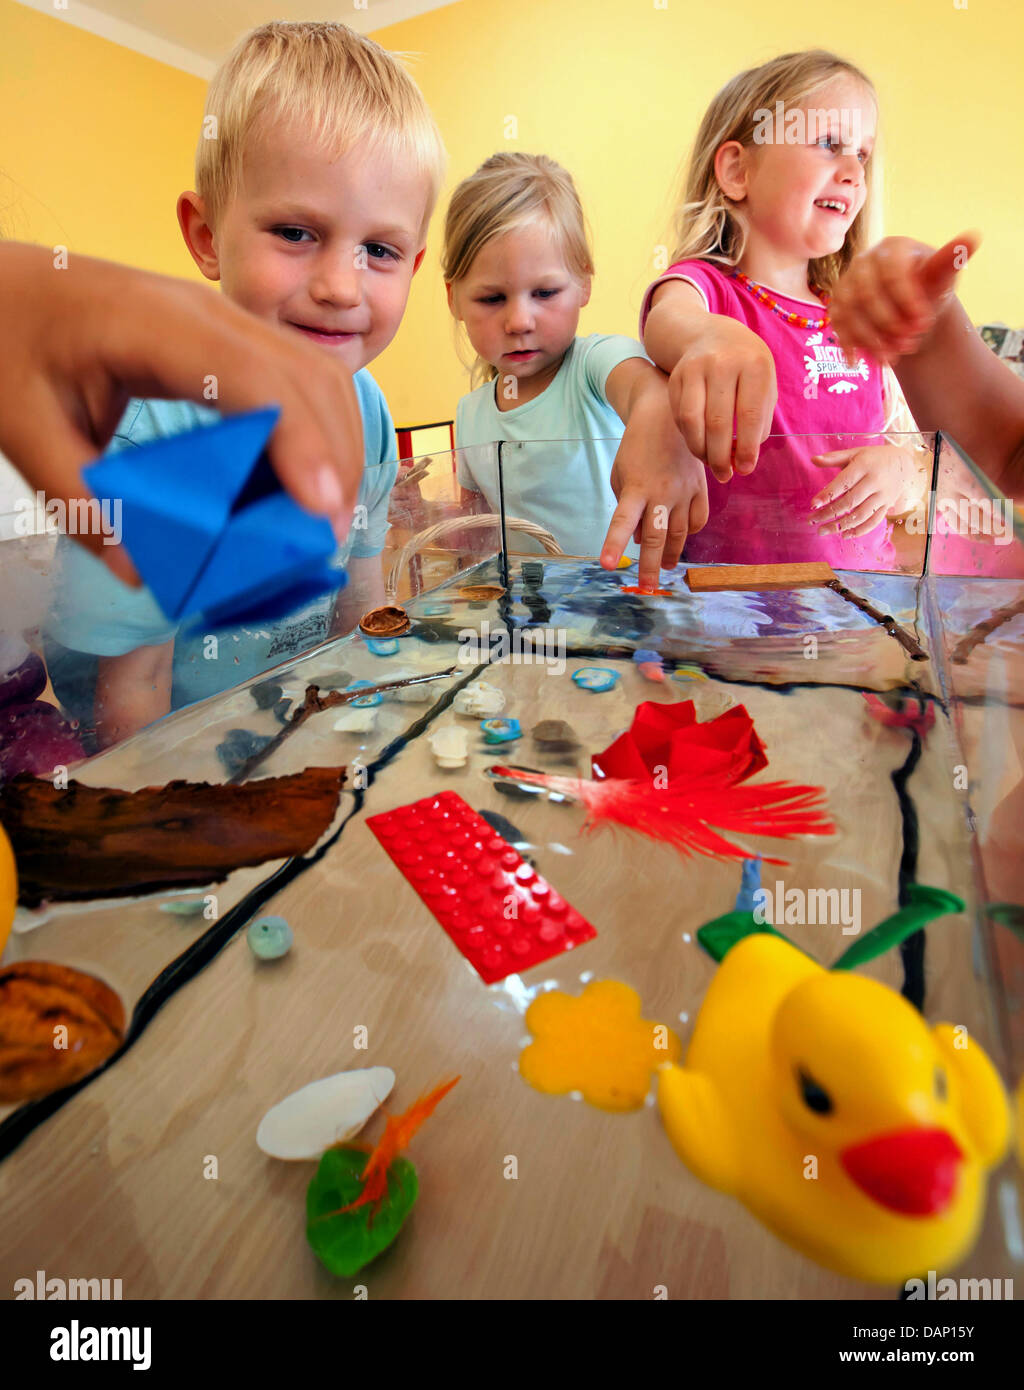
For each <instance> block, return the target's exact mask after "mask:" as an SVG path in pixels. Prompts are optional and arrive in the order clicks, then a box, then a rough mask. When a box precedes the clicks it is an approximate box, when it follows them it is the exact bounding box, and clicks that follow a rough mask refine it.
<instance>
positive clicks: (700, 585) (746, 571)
mask: <svg viewBox="0 0 1024 1390" xmlns="http://www.w3.org/2000/svg"><path fill="white" fill-rule="evenodd" d="M834 578H835V575H834V574H833V573H832V566H831V565H829V564H827V563H826V562H825V561H824V560H812V561H810V562H808V563H807V564H798V565H698V566H691V568H690V569H688V570H687V571H686V582H687V584H688V585H689V586H690V588H691V590H692V591H693V592H694V593H695V594H700V593H715V592H717V591H719V590H721V589H815V588H817V587H818V586H819V585H822V584H828V583H829V581H830V580H832V579H834Z"/></svg>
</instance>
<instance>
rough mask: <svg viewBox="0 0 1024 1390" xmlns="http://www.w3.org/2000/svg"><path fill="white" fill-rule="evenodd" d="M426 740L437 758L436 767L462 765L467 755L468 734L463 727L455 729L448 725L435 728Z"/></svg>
mask: <svg viewBox="0 0 1024 1390" xmlns="http://www.w3.org/2000/svg"><path fill="white" fill-rule="evenodd" d="M427 742H428V743H429V744H430V751H431V752H432V753H433V755H434V757H435V758H436V759H437V765H438V767H462V765H463V763H464V762H465V761H466V758H467V757H468V750H469V735H468V734H467V733H466V731H465V729H455V728H452V727H451V726H450V725H449V726H448V727H447V728H444V729H435V730H434V732H433V733H432V734H430V736H429V737H428V739H427Z"/></svg>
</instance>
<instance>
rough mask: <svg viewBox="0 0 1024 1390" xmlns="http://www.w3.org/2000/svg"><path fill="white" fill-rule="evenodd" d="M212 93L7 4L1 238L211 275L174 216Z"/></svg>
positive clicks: (0, 13) (0, 63) (1, 49)
mask: <svg viewBox="0 0 1024 1390" xmlns="http://www.w3.org/2000/svg"><path fill="white" fill-rule="evenodd" d="M168 2H169V3H170V0H168ZM205 97H206V83H205V82H203V81H202V80H201V79H200V78H198V77H192V76H190V75H189V74H188V73H184V72H180V71H179V70H178V69H177V68H171V67H168V66H167V65H166V64H164V63H158V62H155V61H154V60H153V59H152V58H144V57H143V56H142V55H141V54H138V53H134V52H132V51H131V50H130V49H127V48H120V47H119V46H118V45H117V44H113V43H109V42H108V41H107V40H106V39H99V38H96V37H95V36H94V35H92V34H88V33H85V32H84V30H81V29H76V28H75V27H74V26H73V25H71V24H68V23H66V22H65V21H63V20H60V19H57V18H55V17H51V16H49V15H45V14H40V13H39V12H37V11H35V10H29V9H26V8H25V7H24V6H22V5H16V4H14V0H0V101H2V105H3V109H2V111H0V130H2V132H3V135H2V138H0V235H3V236H5V237H9V238H14V239H17V240H20V241H36V242H41V243H43V244H44V245H47V246H56V245H61V246H67V247H68V248H69V249H70V250H71V251H78V252H80V253H81V254H82V255H89V256H104V257H106V258H108V259H110V260H116V261H126V262H128V263H129V264H131V265H138V266H143V267H145V268H147V269H149V270H162V271H166V272H168V273H169V274H173V275H188V276H194V277H195V278H197V279H201V278H202V277H201V276H200V275H199V272H198V271H197V270H196V269H195V267H194V265H193V263H192V258H191V257H190V256H189V254H188V252H187V251H186V249H185V245H184V243H183V241H182V239H181V234H180V233H179V231H178V224H177V221H176V219H175V215H174V208H175V204H176V202H177V198H178V194H179V193H180V192H181V191H182V189H183V188H190V187H191V186H192V153H193V150H194V148H195V142H196V139H197V137H198V135H199V129H200V126H201V123H202V114H203V102H204V100H205ZM0 312H2V310H0Z"/></svg>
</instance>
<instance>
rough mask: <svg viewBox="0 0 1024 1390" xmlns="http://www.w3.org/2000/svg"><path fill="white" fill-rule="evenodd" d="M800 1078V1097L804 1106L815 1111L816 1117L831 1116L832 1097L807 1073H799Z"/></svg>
mask: <svg viewBox="0 0 1024 1390" xmlns="http://www.w3.org/2000/svg"><path fill="white" fill-rule="evenodd" d="M799 1076H800V1095H801V1097H802V1099H803V1102H804V1105H806V1106H807V1108H808V1110H813V1111H814V1113H815V1114H816V1115H831V1113H832V1097H831V1096H830V1095H829V1093H828V1092H827V1091H826V1090H825V1089H824V1087H822V1086H819V1085H818V1083H817V1082H816V1081H815V1080H814V1079H813V1078H812V1077H810V1076H808V1075H807V1073H806V1072H805V1071H802V1072H800V1073H799Z"/></svg>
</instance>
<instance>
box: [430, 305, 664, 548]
mask: <svg viewBox="0 0 1024 1390" xmlns="http://www.w3.org/2000/svg"><path fill="white" fill-rule="evenodd" d="M631 357H643V358H646V353H645V352H644V350H643V348H642V347H641V346H640V344H639V343H638V342H636V340H635V339H633V338H626V337H622V336H619V335H618V334H603V333H592V334H591V335H590V336H589V337H587V338H575V339H574V340H573V342H572V343H571V345H570V347H569V350H568V352H567V353H566V354H565V358H564V360H563V362H562V365H561V367H559V369H558V374H557V375H556V377H555V379H554V380H553V381H552V382H551V384H550V385H549V386H548V387H547V389H546V390H544V391H542V392H541V394H540V395H539V396H535V397H534V399H533V400H531V401H526V402H525V403H524V404H523V405H517V406H513V407H512V409H511V410H499V409H498V406H497V403H496V400H495V393H496V391H500V390H503V389H504V387H503V385H502V380H501V378H500V377H499V378H497V379H496V380H495V381H489V382H487V383H486V384H485V385H483V386H480V387H478V388H477V389H476V390H475V391H471V392H470V393H469V395H468V396H463V398H462V399H461V400H460V401H459V403H458V406H457V407H456V414H455V443H456V445H457V446H458V447H459V448H463V449H465V448H469V447H470V446H472V445H474V444H490V443H493V442H494V441H495V440H504V441H507V445H508V446H510V447H505V448H504V449H503V450H502V471H503V476H504V486H505V512H506V515H508V516H518V517H522V518H523V519H524V520H525V521H533V522H536V523H537V524H538V525H540V526H543V527H544V528H545V529H546V530H548V531H550V532H551V534H552V535H553V536H554V537H555V539H556V540H557V541H558V543H559V545H560V546H561V547H562V549H563V550H564V551H565V553H566V554H567V555H599V554H600V553H601V546H602V545H603V544H604V538H605V535H606V533H607V530H608V525H609V523H610V521H611V519H612V513H613V512H614V511H615V506H616V501H615V494H614V493H613V492H612V489H611V483H610V478H611V471H612V464H613V463H614V462H615V455H616V452H617V451H618V447H619V443H620V441H621V439H622V433H623V429H624V426H623V423H622V421H621V420H620V419H619V416H618V415H617V414H616V412H615V410H614V408H613V407H612V406H611V405H610V404H609V402H608V397H607V395H606V393H605V383H606V382H607V380H608V377H609V375H610V373H611V372H612V371H613V370H614V368H615V367H617V366H618V365H619V363H620V362H625V361H628V359H629V358H631ZM458 478H459V482H460V483H461V484H462V486H463V487H464V488H467V489H470V490H472V491H475V492H481V493H483V495H484V496H485V497H486V499H487V502H488V505H489V506H490V508H491V510H492V511H495V512H496V511H497V510H498V486H497V475H496V470H495V468H494V467H491V466H488V465H487V464H486V463H481V462H478V463H477V464H476V466H475V467H474V463H473V459H472V457H471V456H461V457H460V458H459V464H458ZM515 546H516V548H518V549H527V548H528V546H527V545H525V544H521V543H520V540H519V539H518V538H517V539H516V541H515ZM626 553H627V554H629V555H635V554H636V553H637V547H636V546H635V545H633V544H632V543H631V544H630V546H629V547H628V549H627V552H626Z"/></svg>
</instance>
